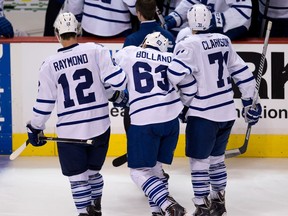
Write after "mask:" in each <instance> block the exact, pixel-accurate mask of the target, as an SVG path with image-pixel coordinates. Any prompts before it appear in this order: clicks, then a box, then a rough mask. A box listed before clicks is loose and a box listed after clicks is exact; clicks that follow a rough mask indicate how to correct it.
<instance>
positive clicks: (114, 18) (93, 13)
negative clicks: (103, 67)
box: [63, 0, 136, 37]
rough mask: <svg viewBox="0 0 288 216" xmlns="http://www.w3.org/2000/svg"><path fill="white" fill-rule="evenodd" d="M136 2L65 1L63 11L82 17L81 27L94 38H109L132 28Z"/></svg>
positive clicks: (128, 0) (113, 0) (131, 0)
mask: <svg viewBox="0 0 288 216" xmlns="http://www.w3.org/2000/svg"><path fill="white" fill-rule="evenodd" d="M135 2H136V0H105V1H103V0H102V1H95V0H66V2H65V6H64V9H63V10H64V11H68V12H72V13H73V14H74V15H76V16H77V15H80V14H82V15H83V18H82V22H81V26H82V28H83V29H84V30H85V31H86V32H89V33H91V34H93V35H96V36H102V37H111V36H115V35H118V34H120V33H122V32H124V31H126V30H129V29H131V28H132V26H131V16H130V13H131V14H133V15H135V16H136V8H135Z"/></svg>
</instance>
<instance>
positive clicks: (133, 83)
mask: <svg viewBox="0 0 288 216" xmlns="http://www.w3.org/2000/svg"><path fill="white" fill-rule="evenodd" d="M115 61H116V62H117V63H118V64H119V65H120V66H121V67H122V68H123V70H124V71H126V73H127V78H128V84H127V89H128V92H129V107H130V117H131V124H133V125H147V124H155V123H160V122H166V121H170V120H172V119H175V118H177V116H178V114H179V113H180V111H181V109H182V103H181V101H180V98H179V94H178V93H177V92H176V90H175V88H174V87H173V86H172V85H171V84H170V83H169V82H168V80H167V77H166V69H167V67H168V64H169V63H170V62H171V61H172V53H161V52H160V51H157V50H154V49H149V48H146V49H143V48H141V47H135V46H127V47H125V48H123V49H122V50H120V51H119V52H117V53H116V54H115Z"/></svg>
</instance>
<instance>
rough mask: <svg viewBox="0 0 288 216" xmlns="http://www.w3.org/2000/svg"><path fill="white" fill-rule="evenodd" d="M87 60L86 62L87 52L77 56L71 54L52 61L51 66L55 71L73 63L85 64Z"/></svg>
mask: <svg viewBox="0 0 288 216" xmlns="http://www.w3.org/2000/svg"><path fill="white" fill-rule="evenodd" d="M87 62H88V57H87V54H82V55H78V56H71V57H69V58H65V59H60V60H58V61H56V62H53V66H54V69H55V71H59V70H63V69H65V68H68V67H71V66H74V65H81V64H85V63H87Z"/></svg>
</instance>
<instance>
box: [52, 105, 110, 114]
mask: <svg viewBox="0 0 288 216" xmlns="http://www.w3.org/2000/svg"><path fill="white" fill-rule="evenodd" d="M107 106H108V103H104V104H100V105H97V106H91V107H85V108H82V109H77V110H71V111H68V112H64V113H59V114H58V115H57V116H58V117H61V116H64V115H70V114H73V113H78V112H83V111H87V110H92V109H99V108H103V107H107Z"/></svg>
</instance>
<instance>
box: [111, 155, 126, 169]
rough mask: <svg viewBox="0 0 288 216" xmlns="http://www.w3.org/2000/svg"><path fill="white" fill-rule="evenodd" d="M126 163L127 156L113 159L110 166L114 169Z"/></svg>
mask: <svg viewBox="0 0 288 216" xmlns="http://www.w3.org/2000/svg"><path fill="white" fill-rule="evenodd" d="M126 162H127V154H124V155H121V156H120V157H117V158H115V159H114V160H113V161H112V165H113V166H114V167H119V166H122V165H123V164H125V163H126Z"/></svg>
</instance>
